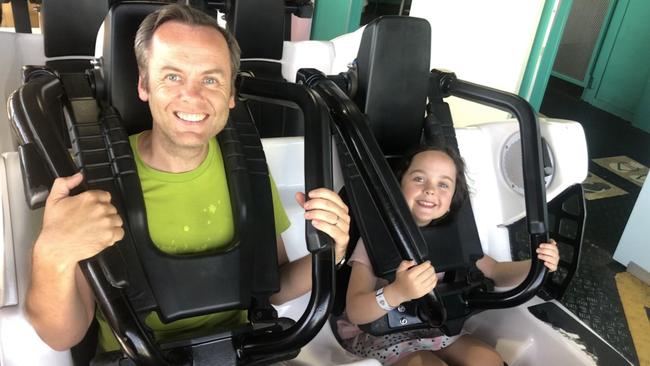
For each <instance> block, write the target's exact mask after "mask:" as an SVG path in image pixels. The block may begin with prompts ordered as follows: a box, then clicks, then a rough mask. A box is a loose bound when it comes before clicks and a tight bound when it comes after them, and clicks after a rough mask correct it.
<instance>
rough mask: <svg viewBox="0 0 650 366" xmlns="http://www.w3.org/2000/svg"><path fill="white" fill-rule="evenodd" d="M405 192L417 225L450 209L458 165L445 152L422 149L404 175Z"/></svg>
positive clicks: (402, 183) (403, 188)
mask: <svg viewBox="0 0 650 366" xmlns="http://www.w3.org/2000/svg"><path fill="white" fill-rule="evenodd" d="M401 186H402V193H403V194H404V199H405V200H406V203H407V205H408V206H409V209H410V210H411V214H412V215H413V218H414V219H415V222H416V223H417V224H418V226H425V225H428V224H429V223H430V222H431V221H432V220H435V219H437V218H440V217H442V216H443V215H445V214H446V213H447V212H449V206H450V205H451V199H452V197H453V196H454V190H455V189H456V165H455V164H454V161H453V160H451V158H450V157H449V156H448V155H447V154H445V153H444V152H442V151H423V152H421V153H418V154H416V155H415V156H414V157H413V159H412V160H411V165H410V166H409V168H408V170H407V171H406V173H404V176H403V177H402V182H401Z"/></svg>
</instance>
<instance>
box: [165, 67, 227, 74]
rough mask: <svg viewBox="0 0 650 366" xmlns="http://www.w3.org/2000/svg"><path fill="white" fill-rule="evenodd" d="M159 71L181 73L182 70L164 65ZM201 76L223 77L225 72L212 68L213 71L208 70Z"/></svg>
mask: <svg viewBox="0 0 650 366" xmlns="http://www.w3.org/2000/svg"><path fill="white" fill-rule="evenodd" d="M161 70H170V71H174V72H178V73H182V72H183V70H181V69H180V68H178V67H176V66H174V65H164V66H163V67H162V68H161ZM201 74H202V75H209V74H219V75H224V74H225V71H224V70H223V69H222V68H214V69H209V70H205V71H203V72H202V73H201Z"/></svg>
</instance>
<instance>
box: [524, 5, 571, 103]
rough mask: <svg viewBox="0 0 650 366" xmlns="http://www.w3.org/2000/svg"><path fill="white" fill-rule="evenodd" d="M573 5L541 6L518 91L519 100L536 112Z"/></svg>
mask: <svg viewBox="0 0 650 366" xmlns="http://www.w3.org/2000/svg"><path fill="white" fill-rule="evenodd" d="M572 4H573V0H546V2H545V3H544V9H543V10H542V15H541V17H540V21H539V25H538V26H537V32H536V34H535V40H534V41H533V46H532V48H531V52H530V57H529V58H528V63H527V64H526V70H525V71H524V76H523V78H522V81H521V86H520V87H519V96H521V97H522V98H524V99H526V100H527V101H528V102H529V103H530V104H531V105H532V106H533V108H535V110H536V111H539V107H540V106H541V105H542V100H543V99H544V92H545V91H546V86H547V84H548V79H549V78H550V76H551V71H552V70H553V62H554V61H555V55H557V50H558V48H559V46H560V41H561V40H562V32H564V25H565V24H566V20H567V18H568V17H569V12H570V10H571V5H572ZM554 9H557V10H556V12H555V14H553V10H554Z"/></svg>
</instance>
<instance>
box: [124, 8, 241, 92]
mask: <svg viewBox="0 0 650 366" xmlns="http://www.w3.org/2000/svg"><path fill="white" fill-rule="evenodd" d="M170 21H176V22H179V23H181V24H185V25H189V26H207V27H212V28H214V29H216V30H217V31H219V33H221V35H222V36H223V38H225V40H226V44H227V45H228V52H229V54H230V69H231V79H232V87H233V91H234V85H235V78H236V77H237V71H238V70H239V57H240V54H241V51H240V49H239V45H238V44H237V40H235V37H233V36H232V34H230V32H228V31H227V30H225V29H223V28H222V27H221V26H220V25H219V24H218V23H217V20H216V19H214V18H213V17H211V16H209V15H208V14H206V13H204V12H202V11H201V10H199V9H195V8H192V7H190V6H187V5H181V4H170V5H165V6H163V7H161V8H160V9H158V10H156V11H154V12H153V13H151V14H149V15H147V17H146V18H144V20H143V21H142V23H140V27H139V28H138V32H137V33H136V34H135V42H134V46H133V48H134V50H135V58H136V60H137V62H138V70H139V71H140V75H142V78H143V84H144V87H145V88H147V87H148V85H147V84H148V82H149V75H148V69H147V67H148V65H149V50H150V47H151V39H152V38H153V34H154V33H155V32H156V29H158V28H159V27H160V26H161V25H163V24H165V23H166V22H170Z"/></svg>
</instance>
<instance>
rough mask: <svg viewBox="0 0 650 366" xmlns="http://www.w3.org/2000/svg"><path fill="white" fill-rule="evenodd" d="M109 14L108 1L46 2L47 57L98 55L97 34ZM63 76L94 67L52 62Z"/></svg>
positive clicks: (79, 62)
mask: <svg viewBox="0 0 650 366" xmlns="http://www.w3.org/2000/svg"><path fill="white" fill-rule="evenodd" d="M107 12H108V0H43V2H42V5H41V32H42V33H43V45H44V51H45V57H48V58H50V57H66V56H86V57H92V56H94V54H95V39H96V37H97V31H98V30H99V27H100V25H101V23H102V20H104V16H106V13H107ZM46 65H47V66H48V67H50V68H52V69H55V70H57V71H59V72H79V71H83V70H85V69H88V68H90V67H91V65H90V62H89V59H87V58H86V59H83V58H66V59H61V60H48V61H47V63H46Z"/></svg>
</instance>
